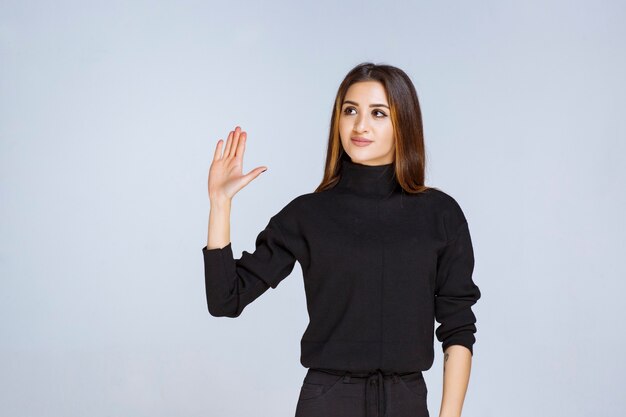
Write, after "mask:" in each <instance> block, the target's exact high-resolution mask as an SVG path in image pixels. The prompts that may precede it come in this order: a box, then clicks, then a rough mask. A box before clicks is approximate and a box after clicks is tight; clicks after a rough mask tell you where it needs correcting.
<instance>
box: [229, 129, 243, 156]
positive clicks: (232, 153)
mask: <svg viewBox="0 0 626 417" xmlns="http://www.w3.org/2000/svg"><path fill="white" fill-rule="evenodd" d="M242 134H243V130H241V127H240V128H239V132H235V140H233V144H232V145H231V147H230V157H231V158H235V157H236V156H237V148H238V147H239V142H241V135H242Z"/></svg>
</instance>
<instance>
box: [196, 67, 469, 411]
mask: <svg viewBox="0 0 626 417" xmlns="http://www.w3.org/2000/svg"><path fill="white" fill-rule="evenodd" d="M246 138H247V134H246V132H245V131H242V130H241V128H240V127H239V126H237V127H236V128H235V130H234V131H231V132H230V134H229V135H228V139H227V140H226V142H225V143H224V141H223V140H220V141H218V144H217V146H216V149H215V154H214V159H213V162H212V164H211V168H210V172H209V180H208V189H209V198H210V201H211V211H210V215H209V230H208V237H207V246H205V247H203V248H202V252H203V257H204V266H205V284H206V297H207V305H208V310H209V313H210V314H211V315H213V316H216V317H238V316H239V315H240V314H241V313H242V312H243V310H244V308H245V307H246V306H247V305H249V304H250V303H251V302H253V301H254V300H255V299H256V298H258V297H259V296H260V295H261V294H263V293H264V292H265V291H267V290H268V289H269V288H276V287H277V286H278V284H279V283H280V282H281V281H282V280H283V279H285V278H286V277H287V276H288V275H289V274H290V273H291V271H292V270H293V268H294V265H295V262H299V263H300V265H301V266H302V271H303V277H304V286H305V292H306V299H307V311H308V313H309V318H310V321H309V325H308V326H307V328H306V331H305V332H304V335H303V336H302V340H301V347H302V352H301V363H302V365H303V366H304V367H306V368H308V371H307V374H306V376H305V377H304V380H303V383H302V387H301V390H300V396H299V398H298V403H297V408H296V417H333V416H338V417H339V416H341V417H351V416H355V417H356V416H359V417H360V416H363V417H365V416H387V417H402V416H407V417H408V416H412V417H419V416H422V417H424V416H429V411H428V408H427V401H426V398H427V392H428V390H427V387H426V384H425V381H424V377H423V374H422V371H425V370H428V369H429V368H430V367H431V366H432V363H433V359H434V350H433V341H434V336H435V335H436V336H437V339H438V340H439V341H440V342H441V343H442V344H441V347H442V350H443V353H444V361H443V363H444V365H443V366H444V368H443V373H444V376H443V398H442V402H441V407H440V412H439V417H459V416H460V415H461V410H462V406H463V402H464V399H465V394H466V391H467V386H468V383H469V376H470V369H471V361H472V356H473V345H474V342H475V340H476V339H475V333H476V317H475V315H474V313H473V311H472V309H471V307H472V305H474V304H475V303H476V302H477V301H478V299H479V298H480V295H481V294H480V290H479V288H478V286H477V285H476V284H475V283H474V281H473V279H472V272H473V268H474V254H473V248H472V241H471V237H470V233H469V226H468V223H467V219H466V218H465V215H464V213H463V211H462V209H461V207H460V206H459V204H458V203H457V202H456V200H455V199H454V198H453V197H451V196H450V195H449V194H446V193H445V192H443V191H441V190H439V189H437V188H435V187H429V186H426V185H425V184H424V171H425V166H426V158H425V150H424V138H423V130H422V118H421V110H420V105H419V101H418V97H417V93H416V91H415V88H414V86H413V84H412V82H411V80H410V78H409V77H408V76H407V75H406V73H404V72H403V71H402V70H401V69H399V68H396V67H393V66H390V65H375V64H372V63H363V64H360V65H358V66H356V67H355V68H353V69H352V70H351V71H350V72H349V73H348V74H347V75H346V77H345V78H344V80H343V82H342V83H341V85H340V86H339V90H338V92H337V95H336V98H335V103H334V107H333V113H332V118H331V124H330V133H329V141H328V148H327V154H326V164H325V168H324V176H323V179H322V181H321V183H320V185H319V186H318V187H317V189H316V190H315V191H314V192H311V193H307V194H303V195H300V196H298V197H296V198H294V199H293V200H292V201H290V202H289V203H288V204H287V205H286V206H285V207H284V208H282V209H281V210H280V211H279V212H278V213H276V214H275V215H274V216H272V217H271V219H270V220H269V222H268V224H267V226H266V227H265V229H264V230H262V231H261V232H260V233H259V234H258V236H257V238H256V242H255V250H254V251H253V252H252V253H250V252H247V251H243V253H242V256H241V257H240V258H238V259H235V258H234V256H233V252H232V246H231V242H230V230H229V228H230V207H231V201H232V198H233V196H234V195H235V194H236V193H237V192H238V191H239V190H241V189H242V188H243V187H244V186H246V185H247V184H248V183H250V182H251V181H252V180H253V179H254V178H256V177H257V176H258V175H260V174H261V173H262V172H263V171H264V170H265V169H266V167H264V166H261V167H257V168H255V169H253V170H251V171H250V172H249V173H248V174H245V175H244V174H243V173H242V165H243V164H242V158H243V154H244V149H245V143H246ZM435 320H436V321H437V322H439V323H440V325H439V326H438V327H437V329H436V330H435V329H434V321H435Z"/></svg>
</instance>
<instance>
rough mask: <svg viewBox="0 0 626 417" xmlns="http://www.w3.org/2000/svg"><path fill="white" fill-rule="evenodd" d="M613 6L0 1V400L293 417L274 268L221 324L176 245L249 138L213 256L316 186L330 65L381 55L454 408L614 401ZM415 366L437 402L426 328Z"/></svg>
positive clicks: (200, 239)
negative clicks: (443, 242)
mask: <svg viewBox="0 0 626 417" xmlns="http://www.w3.org/2000/svg"><path fill="white" fill-rule="evenodd" d="M624 21H626V6H625V4H624V2H620V1H586V2H583V1H571V0H568V1H545V0H544V1H527V2H512V1H502V0H499V1H494V0H491V1H480V2H465V1H446V2H435V1H402V2H382V1H376V2H370V1H352V0H350V1H343V2H335V1H333V2H331V1H319V0H318V1H315V2H288V1H284V2H279V1H272V2H256V1H245V2H242V1H231V2H202V1H176V2H174V1H172V2H155V1H134V2H131V1H127V0H126V1H108V2H81V1H58V0H57V1H48V2H44V1H29V2H26V1H21V0H20V1H7V0H2V1H1V2H0V61H1V63H0V75H1V78H0V82H1V86H0V88H1V91H0V103H1V104H0V110H1V113H0V139H1V163H0V170H1V171H0V172H1V180H0V181H1V182H0V187H1V193H2V194H1V204H0V217H1V219H2V223H1V237H0V245H1V246H0V274H1V281H0V332H1V337H0V414H2V415H3V416H64V417H67V416H81V417H83V416H90V417H99V416H152V417H153V416H168V417H169V416H185V417H187V416H189V417H192V416H211V417H214V416H215V417H222V416H225V417H231V416H293V414H294V411H295V406H296V402H297V398H298V394H299V390H300V387H301V383H302V379H303V377H304V375H305V372H306V369H305V368H303V367H302V366H301V364H300V362H299V360H300V337H301V336H302V333H303V332H304V330H305V327H306V325H307V323H308V316H307V313H306V307H305V298H304V287H303V282H302V271H301V269H300V267H299V265H297V266H296V268H295V269H294V271H293V273H292V274H291V275H290V276H289V277H288V278H286V279H285V280H284V281H283V282H282V283H281V284H280V285H279V287H278V288H277V289H275V290H273V289H270V290H269V291H268V292H266V293H265V294H263V296H262V297H260V298H259V299H258V300H256V301H255V302H254V303H253V304H251V305H250V306H249V307H247V308H246V310H245V311H244V313H243V315H242V316H240V317H239V318H237V319H230V318H214V317H212V316H210V315H209V314H208V311H207V308H206V300H205V294H204V276H203V261H202V253H201V249H202V247H203V246H204V245H205V244H206V234H207V222H208V213H209V201H208V196H207V174H208V169H209V165H210V162H211V159H212V157H213V152H214V149H215V146H216V144H217V141H218V139H220V138H223V139H225V138H226V136H227V134H228V132H229V131H230V130H231V129H234V127H235V126H236V125H240V126H242V128H243V129H244V130H246V131H247V132H248V142H247V148H246V155H245V158H244V164H245V166H244V172H248V171H249V170H251V169H253V168H254V167H257V166H260V165H266V166H268V167H269V169H268V171H267V172H265V173H263V174H261V176H260V177H259V178H257V179H256V180H254V181H253V182H252V183H251V184H249V185H248V186H247V187H245V188H244V189H243V190H241V191H240V192H239V193H238V194H237V195H236V196H235V198H234V202H233V211H232V226H231V228H232V229H231V238H232V242H233V249H234V252H235V255H236V256H240V255H241V252H242V251H243V250H248V251H251V250H253V249H254V239H255V237H256V235H257V234H258V233H259V232H260V231H261V230H262V229H263V227H264V226H265V225H266V224H267V221H268V220H269V218H270V217H271V216H272V215H273V214H275V213H276V212H278V211H279V210H280V209H281V208H282V207H283V206H284V205H285V204H287V203H288V202H289V201H290V200H291V199H293V198H295V197H296V196H298V195H300V194H305V193H309V192H312V191H313V190H314V189H315V187H316V186H317V185H318V184H319V182H320V180H321V178H322V169H323V163H324V157H325V152H326V143H327V139H328V127H329V121H330V115H331V107H332V103H333V100H334V97H335V93H336V91H337V88H338V86H339V83H340V81H341V80H342V78H343V77H344V76H345V74H346V73H347V72H348V71H349V70H350V69H351V68H352V67H354V66H355V65H357V64H358V63H360V62H364V61H371V62H375V63H385V64H391V65H395V66H398V67H400V68H402V69H403V70H404V71H406V72H407V74H408V75H409V76H410V77H411V79H412V80H413V82H414V84H415V87H416V89H417V92H418V95H419V99H420V102H421V106H422V113H423V120H424V131H425V140H426V146H427V157H428V166H427V181H426V182H427V184H428V185H433V186H436V187H439V188H441V189H442V190H444V191H446V192H447V193H449V194H450V195H452V196H453V197H454V198H455V199H457V201H458V202H459V204H460V205H461V207H462V208H463V210H464V211H465V214H466V216H467V218H468V221H469V224H470V230H471V233H472V239H473V243H474V251H475V259H476V264H475V270H474V280H475V282H476V283H477V285H478V286H479V287H480V289H481V292H482V298H481V300H480V301H479V302H478V303H477V304H476V305H475V306H474V312H475V314H476V316H477V318H478V322H477V328H478V332H477V334H476V338H477V342H476V344H475V346H474V349H475V354H474V357H473V362H472V373H471V378H470V385H469V388H468V392H467V397H466V400H465V405H464V409H463V416H464V417H471V416H476V417H478V416H480V417H495V416H508V417H517V416H524V417H525V416H568V417H583V416H604V415H606V416H608V415H617V414H619V413H620V412H622V411H623V410H624V409H625V408H626V399H625V398H626V397H624V396H623V389H624V386H625V384H626V377H625V374H626V367H625V360H624V353H623V348H624V345H625V342H626V338H625V336H624V328H625V324H624V323H625V322H624V320H625V319H626V314H625V313H624V310H623V308H624V294H625V293H626V284H625V279H626V266H625V263H624V260H625V258H626V238H625V236H626V234H625V232H626V227H625V223H626V222H625V220H624V212H625V209H626V201H625V192H624V188H625V187H624V186H625V184H626V181H625V180H626V169H625V167H624V163H623V159H624V156H625V154H626V144H625V143H626V135H625V133H626V128H625V122H624V120H625V116H624V115H625V110H626V99H625V95H626V81H625V77H624V74H626V58H625V57H626V55H625V53H624V52H625V50H624V41H625V40H626V29H625V28H626V25H624ZM435 344H436V345H435V347H436V349H435V352H436V357H435V362H434V364H433V367H432V368H431V369H430V370H428V371H426V372H425V377H426V382H427V385H428V389H429V394H428V395H429V396H428V404H429V409H430V413H431V415H432V416H433V417H436V416H437V415H438V412H439V404H440V401H441V388H442V351H441V344H440V343H439V342H438V341H437V340H436V339H435Z"/></svg>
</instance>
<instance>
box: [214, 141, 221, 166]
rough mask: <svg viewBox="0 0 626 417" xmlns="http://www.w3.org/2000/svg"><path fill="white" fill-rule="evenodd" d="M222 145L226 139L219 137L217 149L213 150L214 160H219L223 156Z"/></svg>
mask: <svg viewBox="0 0 626 417" xmlns="http://www.w3.org/2000/svg"><path fill="white" fill-rule="evenodd" d="M222 145H224V141H223V140H222V139H219V140H218V141H217V146H216V147H215V151H213V160H214V161H215V160H218V159H220V157H221V156H222Z"/></svg>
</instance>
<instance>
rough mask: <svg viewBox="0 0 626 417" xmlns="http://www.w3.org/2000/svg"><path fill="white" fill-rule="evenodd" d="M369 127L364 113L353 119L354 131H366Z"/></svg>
mask: <svg viewBox="0 0 626 417" xmlns="http://www.w3.org/2000/svg"><path fill="white" fill-rule="evenodd" d="M368 128H369V121H368V120H367V116H366V115H358V116H357V117H356V119H355V120H354V131H355V132H357V133H361V132H366V131H367V129H368Z"/></svg>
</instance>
